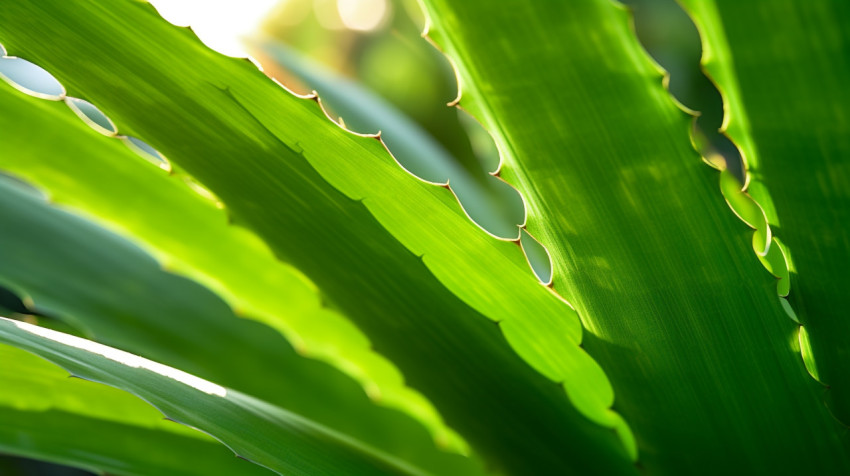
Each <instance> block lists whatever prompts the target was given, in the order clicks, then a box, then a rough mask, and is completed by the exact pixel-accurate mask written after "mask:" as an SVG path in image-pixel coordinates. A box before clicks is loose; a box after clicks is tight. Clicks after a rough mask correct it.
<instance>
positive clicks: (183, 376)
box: [4, 318, 227, 397]
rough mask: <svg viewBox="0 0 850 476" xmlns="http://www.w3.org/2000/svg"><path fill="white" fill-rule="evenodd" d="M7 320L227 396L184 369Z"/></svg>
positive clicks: (25, 329) (27, 329) (68, 343)
mask: <svg viewBox="0 0 850 476" xmlns="http://www.w3.org/2000/svg"><path fill="white" fill-rule="evenodd" d="M4 319H5V318H4ZM6 320H9V321H11V322H12V323H14V324H15V325H16V326H17V327H18V328H19V329H21V330H23V331H26V332H29V333H30V334H35V335H37V336H39V337H44V338H45V339H50V340H52V341H54V342H59V343H60V344H64V345H67V346H69V347H74V348H76V349H81V350H85V351H86V352H91V353H93V354H97V355H100V356H102V357H106V358H107V359H109V360H112V361H115V362H118V363H120V364H123V365H126V366H128V367H133V368H136V369H145V370H149V371H151V372H154V373H156V374H159V375H162V376H163V377H168V378H170V379H173V380H176V381H178V382H180V383H182V384H185V385H188V386H190V387H192V388H194V389H196V390H200V391H202V392H204V393H206V394H209V395H216V396H219V397H225V396H227V389H225V388H224V387H222V386H221V385H216V384H214V383H212V382H209V381H207V380H204V379H202V378H198V377H195V376H194V375H190V374H187V373H186V372H183V371H182V370H177V369H175V368H172V367H168V366H166V365H162V364H158V363H156V362H153V361H151V360H148V359H145V358H142V357H139V356H138V355H133V354H130V353H128V352H124V351H123V350H118V349H113V348H112V347H107V346H105V345H103V344H98V343H97V342H92V341H89V340H86V339H81V338H79V337H76V336H72V335H68V334H63V333H61V332H56V331H54V330H51V329H46V328H44V327H38V326H34V325H32V324H27V323H26V322H21V321H13V320H11V319H6Z"/></svg>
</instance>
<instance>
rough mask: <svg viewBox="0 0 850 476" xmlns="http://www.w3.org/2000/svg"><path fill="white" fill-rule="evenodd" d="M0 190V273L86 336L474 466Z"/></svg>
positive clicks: (456, 467)
mask: <svg viewBox="0 0 850 476" xmlns="http://www.w3.org/2000/svg"><path fill="white" fill-rule="evenodd" d="M21 112H22V113H23V114H22V115H21V116H18V119H19V120H25V118H26V117H27V114H28V112H31V111H27V110H23V111H21ZM51 130H59V129H56V128H51ZM54 152H58V151H54ZM0 195H2V196H4V197H5V198H6V200H3V201H2V202H0V222H2V223H4V224H5V226H6V227H8V228H7V229H9V230H13V231H12V232H7V233H0V262H2V263H3V264H4V266H3V267H2V268H0V284H2V285H4V286H6V287H10V288H13V289H15V290H17V291H18V292H20V293H21V294H23V295H25V296H26V298H27V301H29V302H30V303H31V305H33V306H34V307H35V310H36V311H38V312H40V313H42V314H47V315H50V316H55V317H58V318H62V319H64V320H66V321H69V322H71V323H74V324H76V325H77V326H78V327H79V328H80V329H83V330H84V331H85V332H86V337H89V338H92V339H96V340H97V341H99V342H102V343H105V344H107V345H111V346H115V347H118V348H121V349H122V350H126V351H129V352H133V353H135V354H138V355H141V356H144V357H146V358H150V359H155V360H156V361H158V362H161V363H163V364H166V365H169V366H171V367H175V368H179V369H181V370H184V371H186V372H189V373H191V374H193V375H196V376H199V377H202V378H205V379H208V380H212V381H215V382H217V383H219V384H221V385H226V386H227V387H230V388H234V389H236V390H239V391H242V392H245V393H247V394H250V395H251V396H253V397H257V398H260V399H262V400H264V401H266V402H268V403H271V404H273V405H276V406H278V407H280V408H283V409H285V410H287V411H289V412H291V413H294V414H297V415H299V416H301V417H303V418H306V419H309V420H311V421H314V422H316V423H319V424H322V425H324V426H326V427H328V428H332V429H333V430H334V431H336V432H339V433H341V434H345V435H347V436H348V437H350V438H352V439H354V440H357V441H360V442H362V443H364V444H367V445H369V446H372V447H375V448H378V449H380V450H382V451H384V452H386V453H388V454H392V455H394V456H396V457H399V458H403V459H404V460H405V461H407V462H408V463H409V464H411V465H416V466H417V467H419V468H421V469H422V470H423V471H427V472H429V473H432V474H457V475H474V474H480V473H481V470H480V468H477V467H476V465H475V462H474V461H472V460H470V459H468V458H465V457H463V456H461V455H457V454H449V453H445V452H443V451H439V450H437V449H436V448H435V446H434V443H433V440H432V439H431V438H430V437H429V435H428V434H427V433H426V432H425V431H424V428H422V427H420V426H418V425H417V424H416V423H415V422H414V421H412V420H410V419H408V418H406V416H405V415H402V414H401V413H399V412H397V411H395V410H391V409H387V408H381V407H377V406H375V405H373V403H372V401H371V400H370V399H369V398H367V396H366V394H365V393H364V392H363V391H362V389H360V388H358V387H357V385H356V384H355V382H354V381H352V380H351V379H349V378H347V377H346V376H344V375H342V374H340V373H339V372H338V371H336V369H333V368H331V367H329V366H328V365H326V364H324V363H321V362H317V361H314V360H308V359H305V358H303V357H301V356H299V355H298V354H297V353H296V352H295V350H294V349H292V347H291V346H290V345H289V344H288V343H287V342H286V341H285V339H283V337H282V336H281V335H280V334H279V333H277V332H275V331H274V330H273V329H271V328H268V327H266V326H263V325H261V324H259V323H257V322H253V321H249V320H245V319H239V318H237V317H236V316H235V315H234V314H233V312H232V311H231V310H230V309H229V308H228V307H227V306H226V305H225V304H224V303H223V302H221V300H220V299H219V298H218V297H217V296H215V295H213V294H212V293H210V292H209V291H207V290H206V289H204V288H202V287H201V286H199V285H198V284H196V283H194V282H192V281H189V280H187V279H185V278H181V277H178V276H174V275H171V274H169V273H167V272H165V271H162V270H161V269H160V268H159V266H158V265H157V264H156V262H154V261H153V260H152V259H151V258H150V257H149V256H147V255H145V254H144V253H143V252H141V251H140V250H139V249H137V248H135V247H134V246H132V244H130V243H128V242H127V241H125V240H122V239H121V238H120V237H117V236H115V235H113V234H111V233H108V232H106V231H105V230H103V229H100V228H98V227H96V226H93V225H92V224H91V223H88V222H86V221H85V220H83V219H80V218H78V217H76V216H73V215H71V214H69V213H67V212H64V211H62V210H59V209H56V208H54V207H51V206H50V205H48V204H47V203H45V202H44V201H43V200H41V199H40V198H39V197H37V196H36V197H34V196H31V195H28V194H26V193H24V192H22V191H19V190H16V189H15V188H14V187H13V186H11V184H10V183H9V181H8V179H4V178H3V177H0ZM55 243H62V246H55V245H54V244H55ZM0 388H2V387H0ZM4 391H5V390H4ZM6 443H9V444H10V445H11V444H12V442H8V441H7V442H6Z"/></svg>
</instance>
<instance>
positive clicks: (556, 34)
mask: <svg viewBox="0 0 850 476" xmlns="http://www.w3.org/2000/svg"><path fill="white" fill-rule="evenodd" d="M426 3H427V4H428V6H429V10H430V13H431V19H432V22H433V25H434V29H433V34H434V35H435V38H436V41H437V42H438V44H439V45H440V46H442V47H444V48H445V49H446V50H447V52H448V53H449V54H450V55H451V57H452V58H453V59H454V61H455V62H456V64H457V65H458V68H459V73H460V77H461V87H462V90H463V94H464V96H463V98H462V100H461V105H462V106H463V107H466V108H468V109H470V110H471V111H472V112H473V113H474V114H475V115H476V116H478V117H479V118H480V119H482V120H483V122H484V123H485V125H486V126H487V127H489V128H490V129H491V131H492V132H493V133H494V135H495V136H496V140H497V143H498V144H499V146H500V150H501V151H502V152H503V153H504V157H503V158H504V160H505V161H506V163H505V167H504V172H503V176H504V177H506V178H507V179H508V181H509V182H511V183H513V184H515V185H517V186H518V188H519V189H520V191H521V192H523V193H524V195H525V197H526V200H527V202H528V204H529V208H530V209H529V225H528V228H529V230H530V231H531V232H532V233H533V234H535V235H536V236H539V237H541V241H542V242H543V243H544V245H545V246H547V247H548V249H549V251H550V252H551V253H552V257H553V262H554V268H555V278H554V283H553V285H554V288H555V290H556V291H558V292H559V293H561V294H562V295H563V296H565V297H566V298H567V299H568V300H570V302H572V303H573V304H575V306H576V308H577V310H578V312H579V315H580V316H581V317H582V319H583V323H584V325H585V327H586V328H587V329H588V330H589V334H590V336H588V338H587V339H586V342H585V348H587V349H588V351H589V352H590V353H591V355H593V356H594V357H595V358H596V359H597V360H598V361H599V362H600V364H601V365H602V366H603V368H604V369H605V370H606V372H607V373H608V375H609V376H610V377H611V380H612V383H613V385H614V389H615V391H616V395H617V402H616V406H615V407H616V408H617V409H619V410H620V411H621V412H622V413H623V414H624V416H625V417H626V418H627V420H628V421H629V423H630V424H631V425H632V428H633V429H634V431H635V434H636V436H637V440H638V443H639V447H640V450H641V453H640V454H641V457H640V460H641V463H642V465H643V466H644V467H646V468H647V470H648V471H652V472H662V473H671V474H683V473H687V474H698V473H709V474H716V473H728V472H735V473H741V472H745V473H773V474H779V473H786V474H787V473H811V472H819V473H838V472H843V471H847V470H848V464H850V458H848V454H847V453H846V449H845V446H844V445H845V442H844V441H843V439H844V438H845V436H843V435H842V432H841V431H839V429H838V427H837V425H836V423H835V422H834V420H833V419H832V418H831V417H830V415H829V414H828V412H827V411H826V409H825V408H824V407H823V405H822V404H821V402H820V394H821V392H822V390H821V389H820V388H818V385H817V383H816V382H814V381H813V380H812V379H810V378H809V377H808V375H807V374H806V372H805V369H804V367H803V363H802V361H801V360H800V358H799V355H798V351H797V349H796V341H797V335H796V333H797V328H796V326H795V325H794V323H793V322H792V321H790V320H789V319H787V317H786V315H785V312H784V310H783V309H782V307H781V305H780V302H779V300H778V299H777V297H776V290H775V285H776V284H775V279H774V278H773V277H771V276H770V275H769V274H768V273H766V272H765V271H764V270H763V269H762V268H761V266H760V264H759V263H758V260H757V259H756V256H755V254H754V253H753V252H752V247H751V245H750V237H749V236H747V235H748V231H747V229H746V226H745V225H744V224H743V223H741V222H740V221H739V220H738V218H737V217H736V216H735V215H734V214H733V213H732V212H731V211H730V210H729V209H728V208H727V206H726V204H725V203H724V200H723V197H722V196H721V194H720V193H718V190H717V188H718V185H717V184H718V176H717V174H716V172H715V171H713V170H712V169H710V168H709V167H707V166H706V165H705V164H704V163H702V161H701V160H700V158H699V156H698V155H697V154H696V153H695V152H694V150H693V149H692V147H691V144H690V143H689V140H688V134H689V131H688V128H689V118H688V117H686V115H685V114H684V113H682V111H680V110H679V109H678V108H677V107H676V105H675V104H674V103H673V101H672V100H671V98H670V96H669V94H668V93H667V91H665V90H664V89H663V87H662V81H661V79H662V78H661V74H660V73H659V71H658V70H657V69H656V67H655V65H653V64H651V62H650V61H649V60H648V57H647V56H646V54H645V53H644V52H643V51H642V50H641V48H640V46H639V45H638V43H637V41H636V39H635V37H634V33H633V32H632V31H631V29H630V28H629V18H628V13H627V11H626V10H625V9H623V8H621V7H620V6H618V5H617V4H615V3H614V2H611V1H609V0H596V1H586V2H561V3H556V2H522V1H515V2H499V3H498V4H497V3H493V2H485V1H465V2H448V1H443V0H428V1H426ZM494 35H498V38H499V41H495V40H494ZM763 236H764V235H762V237H763ZM762 251H763V250H762Z"/></svg>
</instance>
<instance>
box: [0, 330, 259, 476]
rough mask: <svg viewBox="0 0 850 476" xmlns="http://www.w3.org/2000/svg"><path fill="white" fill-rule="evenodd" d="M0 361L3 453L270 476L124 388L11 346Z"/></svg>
mask: <svg viewBox="0 0 850 476" xmlns="http://www.w3.org/2000/svg"><path fill="white" fill-rule="evenodd" d="M0 361H2V362H3V365H2V366H0V388H2V389H3V392H0V421H2V422H3V424H2V425H0V452H3V453H9V454H15V455H19V456H26V457H28V458H38V459H44V460H49V461H53V462H56V463H61V464H65V465H71V466H76V467H79V468H85V469H87V470H90V471H106V472H108V473H110V474H121V475H149V474H173V475H213V474H245V475H254V474H256V475H261V474H271V473H270V472H269V471H267V470H265V469H263V468H261V467H259V466H257V465H254V464H251V463H249V462H248V461H245V460H243V459H239V458H234V457H233V452H231V451H230V450H228V449H227V448H226V447H224V446H223V445H221V444H220V443H218V442H217V441H215V440H214V439H212V438H210V437H208V436H207V435H205V434H203V433H201V432H199V431H195V430H192V429H189V428H186V427H184V426H180V425H177V424H175V423H173V422H169V421H166V420H164V419H163V418H162V415H161V414H160V413H159V412H157V411H156V410H154V409H153V408H151V407H150V406H149V405H147V404H145V403H144V402H142V401H141V400H139V399H137V398H134V397H133V396H131V395H129V394H127V393H124V392H121V391H119V390H116V389H112V388H109V387H106V386H104V385H100V384H96V383H92V382H87V381H84V380H80V379H69V378H68V373H67V372H65V371H63V370H62V369H60V368H58V367H56V366H55V365H52V364H50V363H48V362H46V361H44V360H43V359H41V358H39V357H36V356H34V355H32V354H30V353H28V352H25V351H22V350H19V349H16V348H14V347H10V346H8V345H0ZM187 455H192V457H191V458H187Z"/></svg>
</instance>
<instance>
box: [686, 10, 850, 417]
mask: <svg viewBox="0 0 850 476" xmlns="http://www.w3.org/2000/svg"><path fill="white" fill-rule="evenodd" d="M684 4H685V6H686V7H687V8H688V10H689V11H690V13H691V15H692V16H693V19H694V21H695V22H696V24H697V26H698V27H699V29H700V32H701V33H702V40H703V50H704V53H703V59H702V61H703V64H704V66H705V69H706V71H707V72H708V73H709V74H711V76H712V78H713V79H714V80H715V81H716V83H717V86H718V87H719V89H720V91H721V93H722V94H723V99H724V106H725V108H726V116H725V121H724V126H723V130H725V132H726V133H727V134H728V135H729V137H730V138H731V139H732V140H733V141H735V143H736V144H738V146H739V147H740V148H741V151H742V154H743V156H744V158H745V160H746V163H747V166H748V175H749V190H750V194H751V195H753V197H754V198H755V199H756V200H757V201H758V202H759V203H760V204H761V205H762V206H763V207H764V209H765V211H766V212H767V216H768V219H769V221H770V224H771V226H772V228H773V232H774V234H775V235H777V236H778V237H780V238H781V239H782V240H783V243H784V245H785V247H786V248H787V250H788V251H789V252H790V254H791V255H792V256H793V268H792V269H791V270H790V271H791V273H790V276H791V282H790V283H788V282H787V281H788V280H787V279H785V280H784V281H785V283H783V282H782V281H780V286H781V287H782V286H785V288H784V289H780V294H786V295H788V300H789V301H790V302H791V307H792V308H793V309H794V311H795V314H796V315H797V316H798V317H799V319H800V323H801V324H803V326H805V329H806V330H805V331H801V341H802V340H803V339H802V337H803V335H805V334H808V340H807V342H808V343H810V345H811V349H810V350H811V354H808V355H806V356H805V357H806V362H807V364H808V368H809V370H810V371H811V372H812V373H813V375H814V376H815V377H816V378H819V379H820V380H821V381H822V382H824V383H825V384H827V385H829V392H827V398H828V402H829V406H830V408H831V410H832V412H833V413H834V414H835V415H836V416H837V417H838V418H839V419H840V420H841V421H843V422H844V423H848V422H850V358H848V357H850V320H848V319H847V314H848V311H847V310H848V309H850V293H848V289H850V275H848V273H847V267H848V263H850V231H848V228H847V223H850V117H848V115H847V105H848V104H850V89H848V87H847V85H848V84H850V62H848V59H847V58H848V55H850V33H848V31H847V24H848V22H850V4H848V3H847V2H843V1H840V0H835V1H833V0H830V1H819V2H793V1H772V2H732V1H715V0H711V1H707V2H694V1H686V2H684ZM786 255H787V253H786ZM785 258H786V260H788V259H790V257H788V256H786V257H785ZM787 266H788V265H787V264H784V263H782V266H780V267H779V269H778V271H779V272H780V273H782V272H784V273H785V274H787ZM774 274H776V275H777V276H780V274H779V273H777V272H774ZM780 277H781V276H780ZM804 350H805V347H804Z"/></svg>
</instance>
